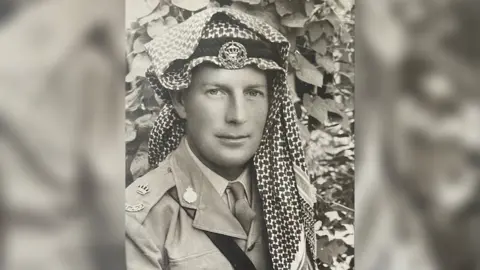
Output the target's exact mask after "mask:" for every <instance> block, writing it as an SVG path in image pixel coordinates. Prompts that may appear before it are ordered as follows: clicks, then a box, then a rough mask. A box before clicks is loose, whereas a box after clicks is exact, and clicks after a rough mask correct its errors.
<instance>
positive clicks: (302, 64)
mask: <svg viewBox="0 0 480 270" xmlns="http://www.w3.org/2000/svg"><path fill="white" fill-rule="evenodd" d="M295 57H296V59H297V62H298V65H299V70H297V71H296V75H297V77H298V78H299V79H300V80H302V81H304V82H306V83H309V84H312V85H316V86H319V87H321V86H322V85H323V74H322V72H320V71H319V70H318V69H317V68H316V67H315V66H314V65H312V63H310V62H309V61H308V60H307V59H306V58H305V57H304V56H303V55H302V54H300V53H295Z"/></svg>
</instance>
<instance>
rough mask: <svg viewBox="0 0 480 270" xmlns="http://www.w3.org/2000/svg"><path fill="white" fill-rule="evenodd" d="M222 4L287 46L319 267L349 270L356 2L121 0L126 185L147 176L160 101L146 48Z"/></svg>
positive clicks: (347, 0) (351, 246)
mask: <svg viewBox="0 0 480 270" xmlns="http://www.w3.org/2000/svg"><path fill="white" fill-rule="evenodd" d="M219 6H231V7H232V8H235V9H239V10H242V11H244V12H246V13H249V14H251V15H254V16H258V17H260V18H262V19H263V20H265V21H266V22H267V23H269V24H271V25H272V26H273V27H275V28H276V29H278V30H279V31H281V32H282V33H283V34H284V35H285V36H286V37H287V38H288V39H289V41H290V43H291V44H292V48H291V51H290V57H289V63H290V68H289V77H288V79H289V84H290V86H291V89H292V93H291V94H292V99H293V100H294V102H295V107H296V110H297V116H298V119H299V121H298V125H299V127H300V131H301V136H302V140H303V142H304V148H305V154H306V158H307V165H308V167H309V169H310V175H311V180H312V183H313V184H314V185H315V187H316V188H317V201H318V202H317V204H316V207H315V212H316V213H315V215H316V224H315V230H316V232H317V241H318V252H317V256H318V264H319V267H320V269H353V268H354V264H353V247H354V242H353V215H354V210H353V200H354V179H353V177H354V133H353V130H354V118H353V111H354V107H353V95H354V53H355V51H354V19H355V18H354V9H355V3H354V0H292V1H290V0H195V1H193V0H126V25H125V27H126V30H127V32H126V33H127V36H126V40H125V41H126V48H127V50H126V58H127V63H128V69H127V70H126V80H125V82H126V103H125V109H126V124H125V129H126V138H125V140H126V148H127V153H126V165H127V166H126V168H127V172H126V175H127V179H126V185H129V184H130V183H131V182H132V181H133V180H134V179H136V178H138V177H140V176H142V175H143V174H145V173H146V172H147V171H148V162H147V138H148V133H149V131H150V129H151V128H152V124H153V122H154V120H155V119H156V117H157V116H158V112H159V110H160V108H161V106H162V104H163V102H162V101H161V100H160V99H158V97H157V96H156V95H154V93H153V90H152V89H151V88H150V87H149V85H148V83H147V81H146V79H145V77H144V75H145V71H146V69H147V68H148V66H149V65H150V60H149V58H148V56H147V55H146V52H145V47H144V44H145V43H147V42H148V41H150V40H152V38H155V37H156V36H157V35H158V34H159V33H162V31H164V30H165V28H167V27H169V26H171V25H175V24H177V23H180V22H182V21H184V20H185V19H187V18H188V17H190V16H191V15H192V14H193V13H196V12H199V11H201V10H203V9H205V8H211V7H219Z"/></svg>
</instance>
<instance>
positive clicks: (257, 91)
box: [247, 90, 265, 97]
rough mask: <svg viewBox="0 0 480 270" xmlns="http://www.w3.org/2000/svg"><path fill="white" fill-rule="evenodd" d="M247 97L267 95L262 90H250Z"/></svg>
mask: <svg viewBox="0 0 480 270" xmlns="http://www.w3.org/2000/svg"><path fill="white" fill-rule="evenodd" d="M247 95H248V96H251V97H263V96H265V93H263V92H262V91H260V90H248V91H247Z"/></svg>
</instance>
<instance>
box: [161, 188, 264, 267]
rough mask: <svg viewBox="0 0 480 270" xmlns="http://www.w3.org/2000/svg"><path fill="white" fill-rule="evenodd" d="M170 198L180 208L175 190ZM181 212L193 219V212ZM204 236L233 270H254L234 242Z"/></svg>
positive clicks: (218, 236) (212, 236) (220, 235)
mask: <svg viewBox="0 0 480 270" xmlns="http://www.w3.org/2000/svg"><path fill="white" fill-rule="evenodd" d="M168 193H169V194H170V196H172V198H173V199H174V200H175V201H176V202H177V203H178V204H179V205H180V206H181V204H180V202H179V201H178V193H177V190H176V189H175V188H172V189H170V190H169V191H168ZM182 208H183V210H185V212H186V213H187V214H188V216H189V217H190V218H192V219H193V218H195V212H196V211H195V210H193V209H189V208H184V207H182ZM205 234H206V235H207V236H208V238H209V239H210V240H211V241H212V242H213V244H214V245H215V246H216V247H217V248H218V249H219V250H220V252H221V253H222V254H223V256H225V258H227V260H228V261H229V262H230V264H231V265H232V266H233V268H234V269H235V270H256V268H255V266H254V265H253V263H252V261H250V259H249V258H248V257H247V255H246V254H245V253H244V252H243V250H242V249H240V247H239V246H238V245H237V243H235V241H234V240H233V239H232V238H231V237H228V236H226V235H222V234H217V233H212V232H208V231H205Z"/></svg>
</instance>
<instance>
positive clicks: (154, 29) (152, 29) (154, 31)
mask: <svg viewBox="0 0 480 270" xmlns="http://www.w3.org/2000/svg"><path fill="white" fill-rule="evenodd" d="M166 28H167V27H166V26H165V24H164V22H163V19H161V18H160V19H159V20H156V21H153V22H150V23H149V24H148V25H147V33H148V35H149V36H150V37H152V38H155V37H156V36H158V35H160V34H162V33H163V32H164V31H165V29H166Z"/></svg>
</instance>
